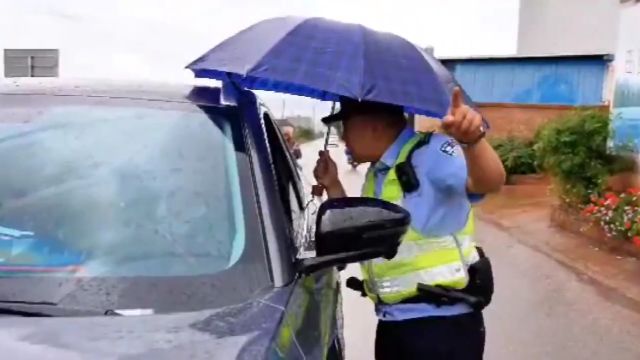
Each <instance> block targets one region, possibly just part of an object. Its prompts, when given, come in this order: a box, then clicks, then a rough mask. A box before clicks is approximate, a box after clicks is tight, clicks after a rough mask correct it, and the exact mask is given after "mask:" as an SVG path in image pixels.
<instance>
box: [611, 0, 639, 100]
mask: <svg viewBox="0 0 640 360" xmlns="http://www.w3.org/2000/svg"><path fill="white" fill-rule="evenodd" d="M615 56H616V60H615V63H614V68H615V70H614V71H615V75H616V87H617V88H618V89H617V90H621V88H624V90H625V91H626V92H627V95H625V96H626V98H627V99H626V101H625V102H626V103H627V105H626V106H629V99H630V96H629V94H633V95H631V97H633V98H634V101H632V102H633V103H635V104H634V106H637V107H640V3H634V2H630V3H627V4H624V5H621V6H620V24H619V31H618V42H617V48H616V53H615ZM618 100H620V99H618ZM615 102H616V101H615V99H614V103H615Z"/></svg>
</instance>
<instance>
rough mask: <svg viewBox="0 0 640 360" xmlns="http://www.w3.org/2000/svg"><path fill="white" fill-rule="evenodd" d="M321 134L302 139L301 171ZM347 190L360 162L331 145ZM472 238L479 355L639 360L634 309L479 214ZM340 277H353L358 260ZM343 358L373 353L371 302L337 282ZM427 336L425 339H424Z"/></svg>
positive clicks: (639, 323) (358, 175) (358, 180)
mask: <svg viewBox="0 0 640 360" xmlns="http://www.w3.org/2000/svg"><path fill="white" fill-rule="evenodd" d="M321 146H322V142H321V141H317V142H313V143H309V144H306V145H304V146H303V161H302V164H303V168H304V172H305V174H306V175H305V177H306V178H307V179H308V180H309V182H311V180H312V177H311V170H312V169H313V165H314V163H315V160H316V158H317V151H318V150H319V149H320V147H321ZM331 154H332V157H333V158H334V159H335V160H336V162H337V164H338V166H339V168H340V176H341V179H342V181H343V183H344V184H345V186H346V188H347V189H346V190H347V192H348V194H349V195H357V194H358V193H359V189H360V186H361V184H362V181H363V175H364V172H365V170H366V166H365V165H362V167H361V168H359V169H356V170H351V169H350V168H349V167H348V166H347V164H346V159H345V157H344V151H343V148H336V149H332V150H331ZM477 227H478V234H477V235H478V240H479V242H480V243H481V245H483V246H484V247H485V249H486V250H487V253H488V255H489V256H490V257H491V259H492V261H493V264H494V269H495V270H494V271H495V276H496V294H495V296H494V302H493V303H492V304H491V306H490V307H489V308H488V309H487V311H486V312H485V317H486V324H487V350H486V352H485V358H486V359H496V360H507V359H509V360H511V359H522V360H534V359H535V360H540V359H562V360H565V359H566V360H571V359H576V360H578V359H580V360H581V359H616V360H626V359H629V360H637V359H640V341H638V339H640V313H638V312H637V309H635V308H633V307H629V306H625V304H624V303H622V302H620V301H617V300H616V299H615V298H613V297H611V296H608V294H606V292H605V291H604V290H603V289H602V288H601V287H599V286H597V285H596V284H593V283H592V282H589V281H586V280H585V278H584V277H583V276H581V275H580V274H577V273H574V272H572V271H570V270H569V269H567V268H565V267H563V266H562V265H560V264H558V263H557V262H555V261H553V260H552V259H550V258H549V257H547V256H545V255H543V254H542V253H540V252H537V251H536V250H534V249H532V248H530V247H527V246H524V245H523V244H521V243H520V242H517V241H514V240H513V239H512V238H511V236H510V235H509V234H508V233H507V232H505V231H503V230H501V229H500V228H498V227H496V226H493V225H491V224H489V223H486V222H483V221H478V225H477ZM342 276H343V279H346V278H347V277H349V276H359V269H358V267H357V265H355V266H354V265H351V266H349V267H348V268H347V270H345V271H344V272H343V273H342ZM343 290H344V291H343V296H344V303H343V305H344V318H345V325H344V327H345V329H344V330H345V339H346V355H347V359H348V360H359V359H373V344H374V338H375V324H376V319H375V316H374V313H373V306H372V304H371V303H370V302H369V301H368V300H367V299H364V298H361V297H359V295H357V294H355V293H354V292H353V291H351V290H349V289H343ZM425 341H428V339H425Z"/></svg>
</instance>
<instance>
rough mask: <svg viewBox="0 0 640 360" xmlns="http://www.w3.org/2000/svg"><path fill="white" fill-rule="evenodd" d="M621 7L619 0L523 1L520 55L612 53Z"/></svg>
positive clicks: (614, 46)
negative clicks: (619, 8)
mask: <svg viewBox="0 0 640 360" xmlns="http://www.w3.org/2000/svg"><path fill="white" fill-rule="evenodd" d="M618 7H619V1H618V0H520V21H519V27H518V54H521V55H547V54H595V53H613V52H614V51H615V49H616V35H617V26H616V24H617V18H618V13H619V12H618Z"/></svg>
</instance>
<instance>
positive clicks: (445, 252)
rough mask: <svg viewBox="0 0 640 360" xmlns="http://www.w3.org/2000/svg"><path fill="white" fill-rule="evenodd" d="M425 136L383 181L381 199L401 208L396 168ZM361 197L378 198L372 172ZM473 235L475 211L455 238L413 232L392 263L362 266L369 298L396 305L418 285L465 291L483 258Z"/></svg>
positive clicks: (405, 151) (414, 292)
mask: <svg viewBox="0 0 640 360" xmlns="http://www.w3.org/2000/svg"><path fill="white" fill-rule="evenodd" d="M422 136H424V134H422V135H421V134H416V136H414V137H413V138H412V139H411V140H410V141H409V142H407V143H406V144H405V145H404V146H403V148H402V150H401V151H400V154H399V156H398V159H397V160H396V163H395V164H393V165H394V166H392V167H391V170H390V171H389V172H388V173H387V176H386V177H385V179H384V182H383V185H382V191H381V193H380V194H379V198H380V199H382V200H386V201H389V202H392V203H395V204H398V205H402V202H403V191H402V188H401V187H400V183H399V182H398V177H397V175H396V171H395V165H396V164H398V163H401V162H403V161H405V160H406V159H407V157H408V154H409V152H410V151H411V149H412V148H413V147H414V146H416V143H417V142H418V141H419V140H420V138H421V137H422ZM362 196H366V197H375V181H374V176H373V170H372V169H370V170H369V171H368V173H367V176H366V180H365V184H364V187H363V194H362ZM473 235H474V224H473V211H472V210H471V211H469V215H468V218H467V223H466V225H465V226H464V228H462V229H460V231H458V232H457V233H454V234H450V235H447V236H441V237H429V236H427V235H425V234H421V233H420V232H419V231H417V230H416V229H413V228H410V229H409V230H408V231H407V233H406V234H405V235H404V237H403V238H402V242H401V244H400V247H399V249H398V253H397V254H396V256H395V257H394V258H393V259H391V260H386V259H383V258H378V259H373V260H369V261H365V262H362V263H361V264H360V265H361V268H362V274H363V277H364V285H365V291H366V292H367V295H368V296H369V297H370V298H371V299H372V300H373V301H375V302H377V301H382V302H384V303H387V304H395V303H398V302H401V301H403V300H405V299H408V298H411V297H414V296H416V295H417V294H418V291H417V284H418V283H423V284H428V285H443V286H447V287H451V288H454V289H462V288H464V287H465V286H466V285H467V283H468V282H469V275H468V272H467V268H468V266H469V265H470V264H472V263H474V262H476V261H478V260H479V258H480V257H479V255H478V252H477V251H476V247H475V243H474V241H473Z"/></svg>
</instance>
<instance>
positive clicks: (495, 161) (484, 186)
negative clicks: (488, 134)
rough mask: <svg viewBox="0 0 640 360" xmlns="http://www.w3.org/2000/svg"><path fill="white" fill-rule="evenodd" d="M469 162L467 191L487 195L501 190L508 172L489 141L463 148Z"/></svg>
mask: <svg viewBox="0 0 640 360" xmlns="http://www.w3.org/2000/svg"><path fill="white" fill-rule="evenodd" d="M463 152H464V157H465V159H466V162H467V175H468V178H467V191H469V192H470V193H476V194H487V193H492V192H496V191H498V190H500V188H501V187H502V185H503V184H504V183H505V180H506V172H505V170H504V166H503V165H502V161H501V160H500V157H498V154H496V152H495V151H494V150H493V148H492V147H491V145H490V144H489V142H487V140H485V139H482V140H480V142H478V143H477V144H475V145H472V146H469V147H465V148H463Z"/></svg>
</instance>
